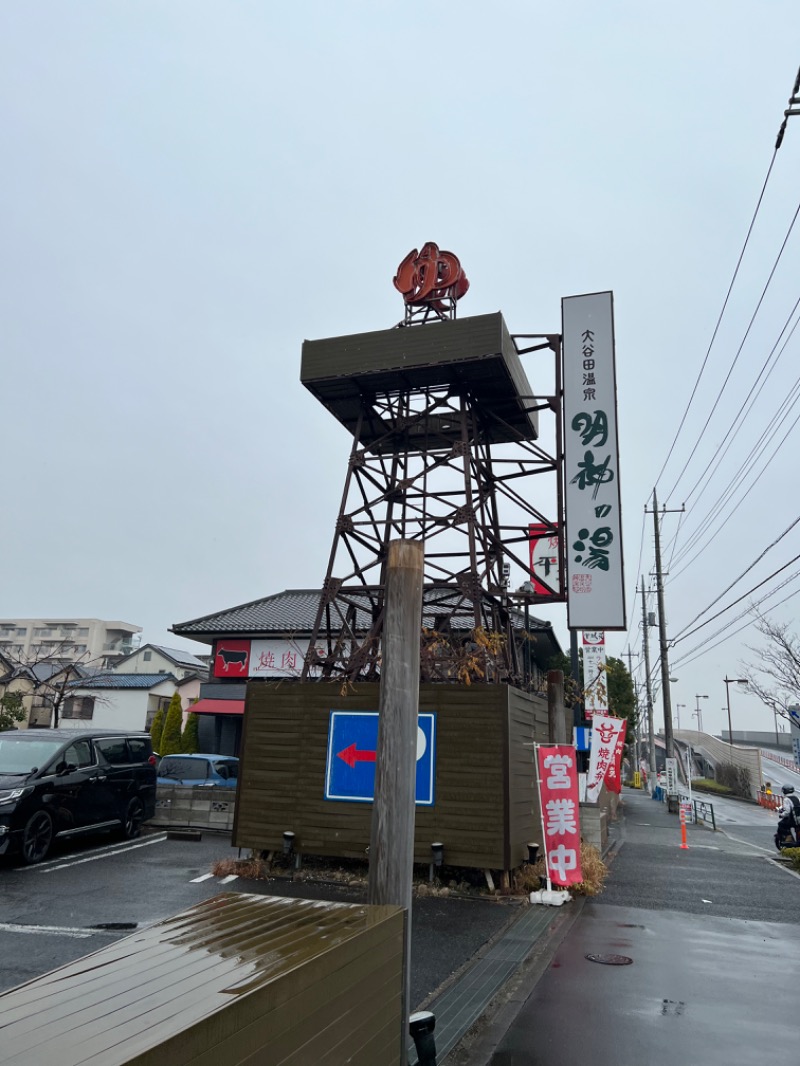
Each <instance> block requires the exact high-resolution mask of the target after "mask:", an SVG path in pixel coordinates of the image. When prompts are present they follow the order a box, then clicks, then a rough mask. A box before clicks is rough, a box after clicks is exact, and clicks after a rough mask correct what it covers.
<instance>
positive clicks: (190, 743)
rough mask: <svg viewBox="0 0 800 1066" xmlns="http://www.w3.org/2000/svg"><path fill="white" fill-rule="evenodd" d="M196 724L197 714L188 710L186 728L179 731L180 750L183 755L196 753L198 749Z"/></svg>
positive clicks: (197, 724) (198, 739)
mask: <svg viewBox="0 0 800 1066" xmlns="http://www.w3.org/2000/svg"><path fill="white" fill-rule="evenodd" d="M198 726H199V722H198V721H197V715H196V714H192V712H191V711H190V712H189V716H188V718H187V719H186V728H185V729H184V730H183V733H181V751H182V752H183V754H184V755H197V753H198V752H199V751H200V737H199V735H198Z"/></svg>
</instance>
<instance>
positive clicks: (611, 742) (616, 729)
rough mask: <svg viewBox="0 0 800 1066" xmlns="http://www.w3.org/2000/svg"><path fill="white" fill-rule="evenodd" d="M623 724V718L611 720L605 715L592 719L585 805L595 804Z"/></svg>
mask: <svg viewBox="0 0 800 1066" xmlns="http://www.w3.org/2000/svg"><path fill="white" fill-rule="evenodd" d="M624 723H625V719H624V718H611V717H610V716H609V715H606V714H596V715H595V716H594V718H593V719H592V747H591V751H590V752H589V774H588V777H587V781H586V802H587V803H597V797H598V796H599V795H600V789H601V788H602V786H603V781H604V780H605V776H606V772H607V770H608V768H609V766H610V765H611V763H612V762H613V761H614V752H615V751H616V748H617V737H618V736H619V733H620V730H621V729H622V726H623V725H624Z"/></svg>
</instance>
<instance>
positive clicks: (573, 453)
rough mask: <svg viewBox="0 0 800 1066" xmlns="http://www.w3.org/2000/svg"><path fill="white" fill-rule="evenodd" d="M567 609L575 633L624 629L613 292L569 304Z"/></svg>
mask: <svg viewBox="0 0 800 1066" xmlns="http://www.w3.org/2000/svg"><path fill="white" fill-rule="evenodd" d="M562 317H563V350H564V485H565V516H566V558H567V573H568V583H567V604H568V609H569V625H570V628H572V629H624V628H625V596H624V587H623V574H622V541H621V522H620V489H619V452H618V445H617V390H616V376H615V373H616V372H615V367H614V323H613V308H612V294H611V293H610V292H603V293H594V294H592V295H590V296H572V297H568V298H567V299H565V300H563V301H562Z"/></svg>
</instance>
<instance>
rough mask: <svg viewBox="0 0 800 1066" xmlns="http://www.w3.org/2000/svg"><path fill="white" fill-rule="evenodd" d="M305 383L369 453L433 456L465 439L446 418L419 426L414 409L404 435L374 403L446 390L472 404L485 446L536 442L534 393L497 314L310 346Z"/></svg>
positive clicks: (303, 373)
mask: <svg viewBox="0 0 800 1066" xmlns="http://www.w3.org/2000/svg"><path fill="white" fill-rule="evenodd" d="M300 380H301V381H302V383H303V384H304V385H305V387H306V388H307V389H308V390H309V391H310V392H311V393H313V395H314V396H316V398H317V399H318V400H319V401H320V403H322V404H323V405H324V406H325V407H326V408H327V409H328V410H329V411H330V412H331V414H332V415H333V416H334V417H335V418H336V419H338V421H339V422H341V423H342V425H343V426H344V427H345V428H346V429H347V430H348V431H349V432H350V433H352V434H353V435H354V436H355V435H356V434H357V433H358V435H359V441H360V444H361V445H362V446H363V447H370V446H371V445H378V447H379V448H380V450H387V451H389V450H393V449H394V448H396V447H398V446H400V447H402V448H404V449H407V450H427V449H433V448H441V447H448V446H450V445H452V444H454V443H455V442H456V441H458V440H460V439H461V426H460V424H459V422H458V420H457V419H453V417H452V414H449V415H448V414H447V412H446V411H445V412H444V413H443V414H442V416H441V418H440V419H438V420H435V419H432V418H431V415H430V414H429V415H428V416H427V418H426V419H423V420H420V421H419V422H418V423H415V421H414V418H413V410H412V411H411V412H410V416H411V417H410V418H409V420H408V423H407V425H406V426H405V427H404V428H403V431H402V433H400V432H399V431H398V429H397V427H396V424H394V423H390V422H389V421H388V420H387V419H386V418H385V417H384V409H383V407H382V405H381V404H380V402H378V403H377V404H376V403H375V400H376V399H378V400H380V398H381V397H383V396H386V395H390V396H391V395H397V394H399V393H408V392H415V391H418V392H422V391H425V390H427V389H436V388H448V387H449V388H450V389H451V390H452V391H453V392H454V393H456V394H459V395H464V396H467V397H469V401H470V407H471V409H472V412H473V415H474V416H475V417H477V418H478V419H479V420H480V435H481V437H482V439H484V440H486V441H487V442H489V443H492V444H503V443H509V442H515V441H519V440H535V439H536V438H537V437H538V415H537V412H536V411H533V410H530V408H532V407H533V406H534V401H533V400H532V398H531V397H532V389H531V386H530V383H529V382H528V378H527V375H526V373H525V371H524V369H523V367H522V363H521V361H520V358H519V355H518V354H517V350H516V347H515V345H514V341H513V340H512V338H511V334H510V333H509V331H508V328H507V326H506V324H505V321H504V319H503V316H502V314H501V313H500V312H499V311H497V312H495V313H493V314H488V315H475V316H472V317H470V318H461V319H456V320H454V321H449V322H435V323H429V324H426V325H417V326H407V327H402V328H397V327H396V328H394V329H383V330H376V331H374V332H370V333H355V334H352V335H350V336H346V337H330V338H328V339H326V340H313V341H308V340H307V341H304V342H303V357H302V364H301V370H300ZM362 413H363V419H364V421H363V423H362V426H361V430H360V433H359V430H358V425H359V418H360V416H361V415H362ZM382 438H385V443H382ZM400 438H402V439H400Z"/></svg>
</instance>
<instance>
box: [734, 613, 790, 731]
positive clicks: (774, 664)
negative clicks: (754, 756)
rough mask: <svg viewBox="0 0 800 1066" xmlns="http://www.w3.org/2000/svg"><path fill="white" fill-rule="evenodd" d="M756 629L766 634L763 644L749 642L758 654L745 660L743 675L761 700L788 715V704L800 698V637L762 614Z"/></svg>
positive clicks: (751, 649) (786, 716)
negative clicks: (751, 658)
mask: <svg viewBox="0 0 800 1066" xmlns="http://www.w3.org/2000/svg"><path fill="white" fill-rule="evenodd" d="M756 629H757V630H758V632H759V633H760V634H761V636H762V637H763V638H764V646H763V647H760V648H754V647H751V646H750V645H748V649H749V650H750V651H751V652H752V653H753V655H754V656H755V657H756V658H755V661H753V662H743V663H742V667H743V668H744V676H745V677H746V678H747V684H748V687H749V689H750V691H751V692H752V693H754V694H755V695H756V696H758V698H759V699H760V700H761V701H762V703H765V704H766V705H767V707H769V708H770V710H772V711H774V712H775V713H776V714H779V715H781V717H782V718H788V717H789V716H788V715H787V713H786V708H787V706H788V705H789V704H792V703H796V702H800V637H798V635H797V634H796V633H793V632H792V631H791V630H790V629H789V626H788V625H781V624H780V623H779V622H771V621H770V620H769V619H768V618H765V617H764V615H761V614H759V615H758V621H757V622H756Z"/></svg>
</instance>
